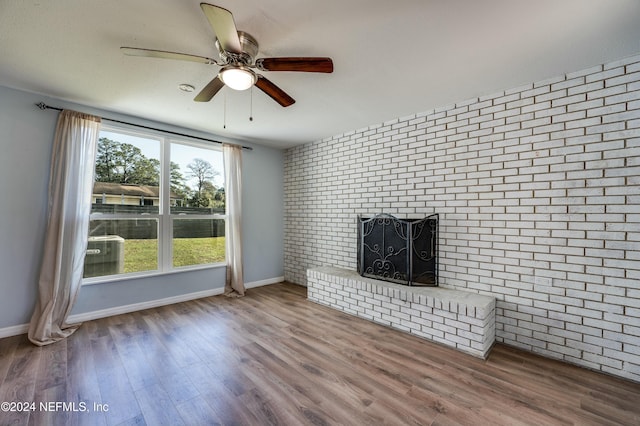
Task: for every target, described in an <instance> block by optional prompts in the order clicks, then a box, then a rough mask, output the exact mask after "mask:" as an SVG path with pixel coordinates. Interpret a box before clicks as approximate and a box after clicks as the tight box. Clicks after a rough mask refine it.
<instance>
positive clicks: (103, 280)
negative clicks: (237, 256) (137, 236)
mask: <svg viewBox="0 0 640 426" xmlns="http://www.w3.org/2000/svg"><path fill="white" fill-rule="evenodd" d="M226 266H227V264H226V263H209V264H207V265H199V266H188V267H183V268H177V269H172V270H170V271H148V272H134V273H131V274H118V275H108V276H103V277H93V278H84V279H83V280H82V284H81V285H82V286H88V285H96V284H109V283H112V282H118V281H129V280H137V279H140V278H152V277H158V276H163V275H173V274H181V273H185V272H193V271H202V270H205V269H218V268H224V267H226Z"/></svg>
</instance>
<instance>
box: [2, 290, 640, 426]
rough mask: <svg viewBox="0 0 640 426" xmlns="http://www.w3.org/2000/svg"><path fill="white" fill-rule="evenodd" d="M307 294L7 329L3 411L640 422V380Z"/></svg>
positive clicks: (296, 421) (260, 420) (235, 419)
mask: <svg viewBox="0 0 640 426" xmlns="http://www.w3.org/2000/svg"><path fill="white" fill-rule="evenodd" d="M305 295H306V289H305V288H303V287H299V286H295V285H292V284H286V283H285V284H277V285H271V286H266V287H261V288H255V289H251V290H249V291H248V293H247V296H246V297H244V298H239V299H228V298H225V297H223V296H217V297H210V298H206V299H200V300H196V301H191V302H185V303H179V304H176V305H171V306H166V307H161V308H156V309H149V310H146V311H141V312H135V313H132V314H127V315H119V316H115V317H111V318H105V319H101V320H96V321H91V322H87V323H85V324H83V326H82V327H81V328H80V329H79V330H78V331H77V332H76V333H75V334H74V335H72V336H71V337H70V338H68V339H67V340H65V341H62V342H59V343H56V344H54V345H51V346H48V347H44V348H38V347H35V346H33V345H31V344H30V343H29V342H28V341H27V339H26V336H16V337H11V338H6V339H2V340H0V384H1V387H0V402H1V401H4V402H10V403H11V402H13V403H14V404H13V407H10V408H23V409H25V408H26V409H25V410H24V411H21V412H16V411H13V412H7V411H0V425H10V424H18V425H91V426H94V425H144V424H147V425H164V424H166V425H182V424H184V425H210V424H246V425H266V424H282V425H302V424H309V425H334V424H340V425H378V424H390V425H404V424H414V425H609V424H610V425H638V424H640V384H637V383H633V382H628V381H624V380H621V379H617V378H614V377H610V376H606V375H602V374H597V373H594V372H592V371H587V370H584V369H581V368H578V367H574V366H571V365H567V364H563V363H560V362H556V361H553V360H549V359H545V358H541V357H538V356H535V355H532V354H530V353H526V352H522V351H519V350H516V349H513V348H510V347H507V346H503V345H497V346H496V347H495V348H494V349H493V351H492V353H491V355H490V357H489V359H488V360H486V361H483V360H480V359H476V358H473V357H471V356H469V355H465V354H462V353H459V352H456V351H454V350H452V349H449V348H445V347H443V346H440V345H436V344H432V343H429V342H426V341H424V340H422V339H418V338H416V337H414V336H410V335H408V334H404V333H401V332H398V331H394V330H391V329H389V328H385V327H381V326H379V325H375V324H373V323H370V322H367V321H365V320H361V319H358V318H355V317H352V316H348V315H346V314H342V313H340V312H338V311H335V310H332V309H329V308H326V307H324V306H320V305H316V304H314V303H311V302H308V301H307V300H306V299H305ZM41 402H42V403H45V404H44V406H40V403H41ZM19 403H27V404H28V406H27V407H18V405H17V404H19ZM56 403H58V405H56ZM29 404H34V405H29ZM5 408H6V407H5ZM74 409H75V410H76V411H73V410H74ZM47 410H48V411H47Z"/></svg>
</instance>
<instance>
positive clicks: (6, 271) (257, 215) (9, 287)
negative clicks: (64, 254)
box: [0, 86, 284, 330]
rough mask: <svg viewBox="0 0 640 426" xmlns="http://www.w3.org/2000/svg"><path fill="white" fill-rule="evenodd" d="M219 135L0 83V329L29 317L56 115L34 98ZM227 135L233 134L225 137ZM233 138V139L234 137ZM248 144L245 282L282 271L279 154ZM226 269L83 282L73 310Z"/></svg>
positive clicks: (188, 285)
mask: <svg viewBox="0 0 640 426" xmlns="http://www.w3.org/2000/svg"><path fill="white" fill-rule="evenodd" d="M40 101H44V102H45V103H47V104H49V105H52V106H58V107H63V108H69V109H75V110H78V111H83V112H88V113H93V114H96V115H101V116H108V117H111V118H114V119H119V120H124V121H129V122H132V123H136V124H141V125H146V126H153V127H159V128H163V129H167V130H170V131H175V132H184V133H188V134H193V135H195V136H202V137H209V138H215V139H220V140H222V138H219V137H216V136H214V135H207V134H204V133H201V132H195V131H191V130H188V129H181V128H177V127H174V126H169V125H166V124H163V123H154V122H150V121H147V120H143V119H140V118H136V117H127V116H123V115H118V114H114V113H110V112H106V111H99V110H95V109H91V108H87V107H83V106H79V105H74V104H70V103H68V102H64V101H62V100H58V99H51V98H47V97H45V96H40V95H35V94H31V93H26V92H22V91H18V90H14V89H9V88H6V87H2V86H0V147H1V149H0V330H1V329H3V328H7V327H13V326H19V325H23V324H26V323H28V322H29V319H30V318H31V314H32V311H33V307H34V304H35V300H36V297H37V281H38V273H39V268H40V260H41V258H42V244H43V241H44V238H43V235H44V231H45V226H46V217H47V211H46V210H47V188H48V180H49V162H50V158H51V147H52V143H53V134H54V131H55V126H56V121H57V116H58V114H57V113H56V112H55V111H41V110H39V109H38V108H37V107H36V106H35V103H37V102H40ZM231 142H233V141H231ZM235 142H236V143H240V142H239V141H235ZM242 144H243V145H250V146H252V147H253V148H254V150H253V151H245V152H244V155H243V165H244V168H243V207H244V213H243V232H244V234H243V242H244V250H245V252H244V254H245V282H256V281H264V280H272V279H275V278H278V277H282V276H283V275H284V273H283V270H284V266H283V251H284V250H283V239H282V234H283V153H282V151H280V150H276V149H270V148H266V147H262V146H257V145H251V144H247V143H245V142H242ZM224 277H225V269H224V268H217V269H205V270H198V271H189V272H179V273H172V274H167V275H162V276H155V277H146V278H137V279H130V280H122V281H116V282H111V283H103V284H94V285H90V286H84V287H82V289H81V291H80V295H79V297H78V301H77V304H76V306H75V308H74V310H73V313H74V314H84V313H89V312H92V311H96V310H102V309H110V308H117V307H118V306H124V305H130V304H135V303H143V302H149V301H153V300H158V299H164V298H169V297H174V296H179V295H182V294H188V293H195V292H200V291H205V290H210V289H216V288H222V287H224Z"/></svg>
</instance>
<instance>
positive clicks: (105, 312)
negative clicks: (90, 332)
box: [67, 277, 284, 324]
mask: <svg viewBox="0 0 640 426" xmlns="http://www.w3.org/2000/svg"><path fill="white" fill-rule="evenodd" d="M283 280H284V277H275V278H270V279H266V280H261V281H253V282H250V283H245V284H244V286H245V288H255V287H260V286H263V285H268V284H276V283H279V282H282V281H283ZM222 293H224V288H214V289H212V290H205V291H198V292H195V293H187V294H180V295H178V296H173V297H167V298H164V299H158V300H150V301H148V302H141V303H133V304H131V305H124V306H116V307H113V308H108V309H101V310H99V311H93V312H85V313H82V314H75V315H71V316H69V318H68V319H67V322H68V323H69V324H75V323H78V322H84V321H91V320H95V319H99V318H106V317H111V316H114V315H121V314H128V313H129V312H136V311H142V310H144V309H151V308H157V307H159V306H166V305H172V304H174V303H180V302H187V301H189V300H195V299H202V298H203V297H210V296H218V295H220V294H222Z"/></svg>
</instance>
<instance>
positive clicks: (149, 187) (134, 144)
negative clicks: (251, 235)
mask: <svg viewBox="0 0 640 426" xmlns="http://www.w3.org/2000/svg"><path fill="white" fill-rule="evenodd" d="M223 167H224V164H223V157H222V151H221V149H219V148H218V147H217V146H212V145H210V144H203V143H197V142H192V141H189V140H178V139H173V138H170V137H166V136H163V135H158V134H151V133H149V134H147V133H142V132H137V131H135V132H134V131H130V130H128V129H123V128H117V127H108V126H102V129H101V131H100V135H99V141H98V149H97V154H96V165H95V175H94V186H93V192H92V195H91V203H92V208H91V220H90V224H89V239H88V242H87V253H86V258H85V265H84V278H85V280H84V282H85V283H93V282H102V281H105V279H107V280H109V279H113V278H115V277H129V276H140V275H148V274H157V273H166V272H171V271H176V270H184V269H193V268H201V267H210V266H215V265H219V264H223V262H224V261H225V237H224V231H225V216H224V214H225V191H224V169H223Z"/></svg>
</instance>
